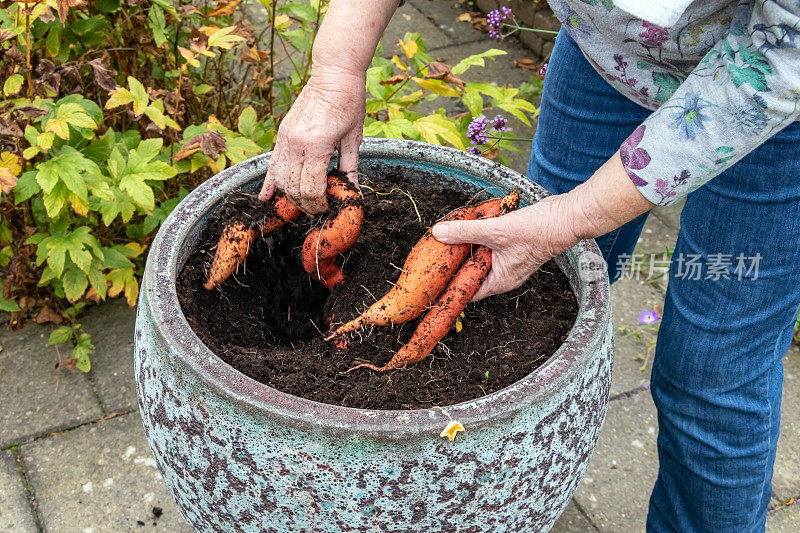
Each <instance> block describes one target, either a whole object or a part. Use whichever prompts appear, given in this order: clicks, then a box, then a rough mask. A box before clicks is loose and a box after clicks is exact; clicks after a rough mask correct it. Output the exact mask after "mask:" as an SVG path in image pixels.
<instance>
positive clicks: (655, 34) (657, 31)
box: [639, 21, 670, 48]
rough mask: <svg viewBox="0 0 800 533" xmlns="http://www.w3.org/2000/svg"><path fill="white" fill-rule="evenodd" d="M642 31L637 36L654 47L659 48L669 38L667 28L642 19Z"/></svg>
mask: <svg viewBox="0 0 800 533" xmlns="http://www.w3.org/2000/svg"><path fill="white" fill-rule="evenodd" d="M642 27H643V28H644V31H642V33H640V34H639V37H641V38H642V39H644V44H645V45H647V46H652V47H654V48H661V45H662V44H664V42H665V41H666V40H667V39H668V38H669V30H670V29H669V28H662V27H661V26H657V25H655V24H652V23H650V22H645V21H642Z"/></svg>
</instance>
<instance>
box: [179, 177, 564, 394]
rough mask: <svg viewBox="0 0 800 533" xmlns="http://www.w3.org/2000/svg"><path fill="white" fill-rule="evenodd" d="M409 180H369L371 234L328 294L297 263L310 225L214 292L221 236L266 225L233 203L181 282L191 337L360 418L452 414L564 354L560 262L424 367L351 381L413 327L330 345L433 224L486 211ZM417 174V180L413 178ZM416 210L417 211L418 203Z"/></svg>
mask: <svg viewBox="0 0 800 533" xmlns="http://www.w3.org/2000/svg"><path fill="white" fill-rule="evenodd" d="M404 172H410V171H403V170H399V169H398V170H386V171H385V174H384V175H383V176H370V177H364V176H362V177H361V179H360V181H361V184H362V191H363V193H364V205H365V212H364V223H363V226H362V230H361V235H360V236H359V239H358V242H357V243H356V245H354V246H353V248H351V250H350V251H349V252H348V253H347V254H346V257H345V258H344V267H343V268H344V273H345V276H346V282H345V283H344V284H343V285H340V286H338V287H336V288H335V289H334V290H333V291H328V290H327V289H325V288H324V287H323V286H322V284H320V283H319V282H317V281H315V280H312V279H311V278H310V277H309V276H308V274H307V273H306V272H305V271H304V270H303V266H302V264H301V259H300V251H301V246H302V243H303V239H304V237H305V235H306V233H307V232H308V231H309V229H310V228H311V227H312V224H320V223H321V222H322V221H323V220H324V215H323V217H322V218H320V219H317V220H311V219H310V218H309V217H304V218H303V219H301V220H300V221H299V222H296V223H293V224H291V225H289V226H287V227H284V228H283V229H281V230H279V231H277V232H275V233H274V234H272V235H270V236H268V237H267V238H263V239H262V238H259V239H257V240H256V243H255V244H254V245H253V247H252V249H251V251H250V254H249V256H248V258H247V261H246V263H245V265H243V267H240V269H239V271H238V272H237V273H236V274H235V275H234V276H232V277H231V278H229V279H228V280H227V281H226V282H224V283H222V284H221V286H220V287H219V288H217V289H215V290H211V291H208V290H205V289H204V288H203V282H204V281H205V276H206V272H207V270H208V268H209V266H210V264H211V259H212V258H213V254H214V250H215V248H216V243H217V241H218V239H219V235H220V233H221V231H222V228H223V226H224V224H226V223H228V222H230V221H232V220H242V221H244V222H246V223H253V224H256V223H257V221H258V220H259V218H261V217H263V216H267V215H268V213H267V214H265V213H264V211H265V209H264V207H263V204H261V203H260V202H259V201H258V200H257V199H256V198H255V196H254V195H250V194H245V193H237V194H235V195H231V196H232V197H231V198H229V199H228V200H227V201H226V202H225V203H224V204H223V206H222V207H221V208H220V209H218V210H217V213H216V214H215V216H214V218H213V219H212V221H211V222H210V223H209V224H208V225H207V227H206V228H205V230H204V231H203V233H202V235H201V237H200V240H199V242H198V245H197V248H196V249H195V250H194V251H193V252H192V254H191V255H190V257H189V258H188V260H187V261H186V264H185V266H184V268H183V270H182V271H181V273H180V275H179V276H178V281H177V290H178V298H179V300H180V304H181V307H182V309H183V313H184V315H185V316H186V319H187V320H188V322H189V324H190V325H191V327H192V329H193V330H194V332H195V333H196V334H197V336H198V337H199V338H200V340H202V341H203V342H204V343H205V344H206V345H207V346H208V347H209V348H210V349H211V350H212V351H213V352H214V353H216V354H217V355H218V356H219V357H220V358H222V359H223V360H224V361H225V362H226V363H228V364H229V365H231V366H233V367H234V368H236V369H238V370H239V371H241V372H243V373H244V374H246V375H248V376H250V377H251V378H253V379H256V380H258V381H260V382H262V383H264V384H267V385H269V386H271V387H274V388H276V389H278V390H281V391H283V392H286V393H289V394H293V395H295V396H301V397H303V398H307V399H310V400H315V401H318V402H323V403H329V404H336V405H342V406H346V407H357V408H362V409H421V408H429V407H433V406H446V405H452V404H455V403H459V402H463V401H466V400H470V399H473V398H477V397H480V396H484V395H486V394H490V393H492V392H495V391H498V390H500V389H502V388H504V387H507V386H509V385H511V384H512V383H514V382H516V381H519V380H520V379H522V378H524V377H525V376H526V375H528V374H530V373H531V372H532V371H534V370H535V369H536V368H538V367H539V366H540V365H541V364H542V363H544V362H545V361H546V360H547V359H548V358H549V357H550V356H551V355H552V354H553V353H554V352H555V351H556V349H557V348H558V347H559V346H560V345H561V344H562V343H563V342H564V340H565V339H566V337H567V334H568V333H569V331H570V328H571V327H572V325H573V324H574V322H575V318H576V316H577V310H578V305H577V302H576V299H575V295H574V294H573V293H572V291H571V289H570V287H569V283H568V282H567V278H566V276H565V275H564V274H563V273H562V272H561V270H560V269H559V268H558V266H556V264H555V263H554V262H553V261H550V262H548V263H547V264H545V265H544V266H543V267H542V268H541V269H540V270H539V271H538V272H537V273H535V274H534V275H533V276H531V277H530V279H528V281H527V282H525V283H524V284H523V285H522V286H521V287H519V288H518V289H516V290H514V291H511V292H509V293H506V294H502V295H498V296H493V297H491V298H487V299H485V300H483V301H480V302H477V303H474V304H470V305H469V306H468V307H467V309H466V311H465V315H466V316H465V317H463V318H462V319H461V325H462V327H461V330H460V331H456V329H455V328H454V329H452V330H451V331H450V332H449V333H448V334H447V336H446V337H445V338H444V339H443V340H442V342H441V343H439V345H438V346H437V347H436V348H435V349H434V350H433V352H432V353H431V355H430V356H428V358H427V359H425V360H424V361H422V362H421V363H418V364H417V365H415V366H413V367H410V368H407V369H403V370H394V371H389V372H385V373H377V372H374V371H372V370H369V369H365V368H362V369H358V370H355V371H353V372H351V373H349V374H345V373H344V372H345V371H346V370H347V369H349V368H351V367H352V366H354V365H356V364H358V363H361V362H373V363H376V364H384V363H386V362H387V361H388V360H389V359H391V357H392V355H393V354H394V353H395V352H396V351H397V350H398V349H399V348H400V347H402V346H403V345H404V344H405V343H406V342H407V341H408V340H409V338H410V337H411V335H412V333H413V332H414V329H415V328H416V326H417V323H418V320H415V321H412V322H410V323H407V324H401V325H396V326H394V327H372V328H369V329H366V330H364V331H362V332H361V333H360V334H359V333H355V334H353V335H351V336H350V337H348V342H347V347H346V349H344V350H339V349H337V348H335V347H334V346H332V345H331V344H330V343H327V342H325V341H323V333H325V332H327V331H328V330H329V326H328V324H326V317H331V316H332V317H333V322H332V325H334V326H336V325H339V324H341V323H343V322H345V321H348V320H350V319H352V318H354V317H356V316H357V315H358V314H359V313H361V311H363V310H364V309H366V308H367V307H368V306H369V305H370V304H371V303H372V302H374V301H375V299H376V298H380V297H381V296H382V295H383V294H385V293H386V292H387V291H388V290H389V288H390V287H391V283H393V282H394V281H396V280H397V277H398V275H399V267H400V266H402V265H403V262H404V261H405V258H406V256H407V255H408V253H409V251H410V250H411V248H412V247H413V246H414V244H415V243H416V242H417V241H418V240H419V238H420V237H421V236H422V235H423V234H424V232H425V230H426V229H427V228H428V227H429V226H430V225H432V224H433V223H434V222H435V221H436V220H437V219H439V218H441V217H442V216H444V215H445V214H447V213H448V212H449V211H451V210H452V209H454V208H456V207H459V206H462V205H465V204H466V203H468V202H471V201H477V200H478V199H483V197H482V196H478V197H477V198H475V197H471V196H469V195H466V194H463V193H461V192H456V191H453V190H449V189H448V190H445V189H442V188H439V187H435V186H419V185H415V184H414V183H423V182H422V181H419V180H416V181H414V180H413V179H409V178H413V177H412V176H411V175H407V174H404ZM416 172H417V173H419V171H416ZM412 199H413V200H412Z"/></svg>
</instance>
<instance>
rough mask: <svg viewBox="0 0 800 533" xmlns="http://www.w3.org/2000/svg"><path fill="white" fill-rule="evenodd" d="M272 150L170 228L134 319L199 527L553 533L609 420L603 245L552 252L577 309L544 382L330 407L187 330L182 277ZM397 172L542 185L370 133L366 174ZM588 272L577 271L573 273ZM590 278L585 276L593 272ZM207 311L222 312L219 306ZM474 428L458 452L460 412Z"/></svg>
mask: <svg viewBox="0 0 800 533" xmlns="http://www.w3.org/2000/svg"><path fill="white" fill-rule="evenodd" d="M268 162H269V155H268V154H264V155H262V156H258V157H255V158H253V159H250V160H248V161H245V162H243V163H241V164H239V165H236V166H235V167H232V168H229V169H227V170H225V171H224V172H221V173H219V174H217V175H216V176H214V177H213V178H211V179H210V180H208V181H207V182H205V183H204V184H203V185H201V186H200V187H199V188H197V189H196V190H195V191H193V192H192V193H191V194H190V195H189V196H187V197H186V198H185V199H184V200H183V201H182V202H181V203H180V205H178V207H177V208H176V209H175V210H174V211H173V212H172V214H171V215H170V216H169V217H168V218H167V220H166V221H165V222H164V224H163V225H162V227H161V229H160V231H159V232H158V235H157V237H156V239H155V241H154V242H153V246H152V250H151V252H150V255H149V257H148V261H147V266H146V269H145V275H144V281H143V283H142V290H141V294H140V300H139V302H140V303H139V309H138V314H137V319H136V339H135V340H136V342H135V358H136V363H135V365H136V367H135V369H136V379H137V390H138V395H139V407H140V410H141V413H142V419H143V421H144V427H145V431H146V434H147V439H148V441H149V443H150V447H151V449H152V451H153V455H154V456H155V459H156V462H157V463H158V467H159V468H160V470H161V473H162V474H163V476H164V479H165V480H166V482H167V485H168V486H169V488H170V490H171V491H172V494H173V496H174V497H175V500H176V501H177V502H178V505H179V506H180V508H181V510H182V511H183V513H184V515H185V516H186V518H187V519H188V521H189V522H190V523H191V524H192V525H194V527H195V528H196V529H197V530H198V531H253V532H255V531H275V532H299V531H323V532H340V531H414V532H417V531H418V532H428V531H491V532H502V531H547V530H548V529H550V527H551V526H552V524H553V523H554V522H555V520H556V519H557V518H558V516H559V515H560V514H561V512H562V511H563V510H564V508H565V507H566V505H567V503H568V502H569V500H570V498H571V496H572V494H573V492H574V491H575V489H576V488H577V486H578V482H579V481H580V479H581V476H582V475H583V474H584V472H585V470H586V466H587V463H588V461H589V458H590V456H591V454H592V451H593V450H594V447H595V444H596V442H597V439H598V436H599V434H600V429H601V427H602V424H603V420H604V419H605V414H606V408H607V402H608V393H609V385H610V381H611V362H612V346H611V331H612V330H611V309H610V299H609V285H608V279H607V277H606V276H605V274H604V273H602V272H598V271H597V270H596V269H597V268H598V264H597V258H598V257H599V256H598V250H597V247H596V245H595V244H594V242H583V243H581V244H579V245H578V246H576V247H575V248H574V249H572V250H570V251H569V252H567V253H565V254H563V255H562V256H560V257H559V258H558V262H559V265H560V266H561V268H562V270H564V272H565V273H566V274H567V276H568V277H569V279H570V283H571V284H572V288H573V290H574V291H575V293H576V295H577V296H578V301H579V304H580V314H579V317H578V320H577V322H576V324H575V326H574V327H573V329H572V331H571V332H570V334H569V337H568V338H567V340H566V342H565V343H564V345H563V346H562V347H561V348H560V349H559V350H558V351H557V352H556V353H555V354H554V355H553V356H552V357H551V358H550V360H549V361H547V362H546V363H545V364H544V365H543V366H541V367H540V368H539V369H538V370H536V371H535V372H534V373H532V374H530V375H529V376H527V377H526V378H525V379H523V380H521V381H519V382H517V383H515V384H514V385H511V386H509V387H507V388H505V389H503V390H501V391H498V392H496V393H494V394H490V395H488V396H485V397H482V398H478V399H475V400H471V401H468V402H464V403H461V404H457V405H452V406H449V407H446V408H443V409H421V410H415V411H371V410H361V409H351V408H345V407H339V406H333V405H326V404H320V403H316V402H313V401H309V400H305V399H302V398H298V397H295V396H290V395H288V394H285V393H282V392H279V391H277V390H275V389H272V388H270V387H267V386H265V385H262V384H261V383H258V382H256V381H254V380H252V379H250V378H248V377H246V376H245V375H243V374H241V373H239V372H238V371H236V370H234V369H233V368H231V367H229V366H228V365H227V364H225V363H223V362H222V361H221V360H220V359H219V358H218V357H217V356H216V355H214V354H213V353H211V351H210V350H209V349H208V348H207V347H206V346H205V345H204V344H202V343H201V342H200V340H199V339H198V338H197V336H196V335H195V334H194V333H193V332H192V330H191V328H190V327H189V325H188V323H187V322H186V320H185V318H184V316H183V314H182V312H181V309H180V306H179V304H178V299H177V295H176V292H175V277H176V274H177V272H178V271H179V270H180V268H181V267H182V265H183V263H184V261H185V260H186V258H187V257H188V255H189V253H190V252H191V250H192V249H193V247H194V245H195V243H196V240H197V238H198V236H199V232H200V229H201V228H202V227H203V224H204V223H205V222H206V221H207V219H208V215H209V213H210V212H211V211H213V209H214V208H215V207H216V206H217V205H218V204H219V202H220V200H221V198H222V197H224V196H225V195H226V194H227V193H228V192H230V191H232V190H235V189H238V188H241V187H243V186H244V187H252V188H255V187H256V186H257V185H258V184H259V183H260V181H261V180H262V179H263V176H264V173H265V171H266V168H267V165H268ZM383 165H402V166H412V167H417V168H422V169H425V170H428V171H431V172H434V173H436V174H438V175H439V176H441V178H436V179H442V180H445V181H448V182H449V186H452V187H454V188H466V189H468V190H469V189H470V188H473V189H474V188H475V187H476V186H477V187H494V189H493V192H495V193H496V195H498V196H499V195H500V194H501V193H502V192H503V191H504V190H508V189H511V188H515V187H516V188H519V189H521V191H522V198H523V201H525V202H527V203H531V202H533V201H535V200H536V199H538V198H540V197H541V196H543V195H544V191H543V190H542V189H541V188H539V187H538V186H536V185H534V184H533V183H532V182H530V181H528V180H527V179H525V177H523V176H521V175H520V174H518V173H516V172H513V171H512V170H510V169H507V168H505V167H503V166H501V165H498V164H496V163H493V162H491V161H489V160H486V159H483V158H479V157H475V156H472V155H470V154H467V153H465V152H461V151H458V150H454V149H448V148H443V147H434V146H431V145H427V144H423V143H419V142H414V141H400V140H389V139H367V140H366V141H365V142H364V144H363V145H362V147H361V167H362V168H361V170H362V172H365V173H369V172H370V169H372V170H376V169H378V167H380V166H383ZM581 270H583V271H584V275H579V272H580V271H581ZM586 272H588V273H589V275H586V274H585V273H586ZM209 316H213V310H209ZM451 419H452V420H457V421H459V422H461V423H462V424H463V426H464V427H465V428H466V432H465V433H464V432H462V433H458V435H457V438H456V440H455V441H454V442H450V441H449V440H447V439H444V438H440V437H439V433H440V432H441V431H442V429H444V427H445V426H446V425H447V424H448V422H449V421H450V420H451Z"/></svg>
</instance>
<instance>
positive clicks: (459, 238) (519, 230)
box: [433, 195, 580, 300]
mask: <svg viewBox="0 0 800 533" xmlns="http://www.w3.org/2000/svg"><path fill="white" fill-rule="evenodd" d="M566 196H567V195H558V196H548V197H546V198H544V199H542V200H540V201H539V202H537V203H535V204H533V205H530V206H528V207H525V208H523V209H520V210H518V211H514V212H511V213H509V214H507V215H503V216H501V217H497V218H490V219H486V220H465V221H454V222H440V223H439V224H436V225H435V226H434V227H433V236H434V237H435V238H436V240H438V241H440V242H444V243H447V244H459V243H464V242H469V243H473V244H482V245H484V246H488V247H489V248H491V249H492V270H491V272H490V273H489V276H488V277H487V278H486V281H485V282H484V283H483V286H481V288H480V290H479V291H478V293H477V294H476V295H475V298H474V300H480V299H482V298H486V297H487V296H492V295H494V294H500V293H503V292H507V291H510V290H513V289H516V288H517V287H519V286H520V285H522V283H524V282H525V280H526V279H528V276H530V275H531V274H533V273H534V272H536V270H538V269H539V267H541V266H542V265H543V264H544V263H545V262H547V261H548V260H549V259H550V258H552V257H555V256H556V255H558V254H560V253H561V252H563V251H564V250H567V249H569V248H571V247H572V246H574V245H575V244H577V243H578V241H579V240H580V239H579V238H578V237H577V236H576V233H575V231H574V230H573V228H574V227H575V224H574V222H575V220H574V217H573V216H570V214H569V209H567V208H566V207H567V206H566V205H565V204H566V203H568V200H567V199H566Z"/></svg>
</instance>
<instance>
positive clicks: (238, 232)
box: [203, 192, 303, 290]
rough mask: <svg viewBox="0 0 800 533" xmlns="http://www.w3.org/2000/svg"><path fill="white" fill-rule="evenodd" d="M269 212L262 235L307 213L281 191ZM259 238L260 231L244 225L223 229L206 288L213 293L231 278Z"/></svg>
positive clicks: (235, 224) (271, 204)
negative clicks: (215, 288) (214, 289)
mask: <svg viewBox="0 0 800 533" xmlns="http://www.w3.org/2000/svg"><path fill="white" fill-rule="evenodd" d="M265 210H266V211H267V213H268V214H267V217H266V218H265V220H264V222H263V223H262V225H261V234H262V235H266V234H268V233H270V232H272V231H275V230H276V229H278V228H280V227H281V226H283V225H285V224H286V223H287V222H289V221H291V220H294V219H296V218H298V217H300V215H302V214H303V212H302V211H300V210H299V209H298V208H297V207H295V206H294V204H292V203H291V202H290V201H289V200H288V199H287V198H286V196H284V194H283V193H281V192H278V193H276V194H275V196H273V197H272V199H271V200H269V201H268V202H267V205H266V206H265ZM257 236H258V231H257V230H255V229H253V228H249V227H246V226H245V224H244V223H243V222H234V223H233V224H230V225H228V226H226V227H225V229H224V230H222V236H221V237H220V238H219V244H217V252H216V254H215V255H214V261H213V262H212V263H211V270H209V272H208V279H207V280H206V282H205V283H204V284H203V286H204V287H205V288H206V289H208V290H211V289H213V288H214V287H216V286H217V285H219V284H220V283H222V282H223V281H225V280H226V279H228V277H230V275H231V274H233V273H234V272H235V271H236V269H237V268H239V265H241V264H242V263H243V262H244V260H245V258H246V257H247V254H248V253H249V252H250V246H251V245H252V244H253V241H255V240H256V237H257Z"/></svg>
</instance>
